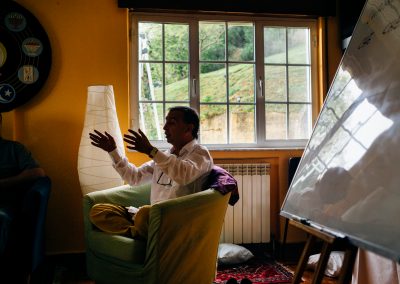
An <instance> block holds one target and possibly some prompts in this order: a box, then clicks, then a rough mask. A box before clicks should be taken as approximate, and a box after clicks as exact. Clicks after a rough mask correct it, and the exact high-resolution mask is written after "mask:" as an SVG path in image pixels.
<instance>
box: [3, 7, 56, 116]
mask: <svg viewBox="0 0 400 284" xmlns="http://www.w3.org/2000/svg"><path fill="white" fill-rule="evenodd" d="M50 67H51V47H50V41H49V38H48V36H47V34H46V32H45V30H44V29H43V27H42V25H41V24H40V23H39V21H38V20H37V19H36V18H35V16H34V15H32V13H30V12H29V11H28V10H27V9H25V8H24V7H22V6H21V5H19V4H18V3H16V2H14V1H11V0H3V1H0V112H7V111H10V110H12V109H14V108H16V107H18V106H20V105H22V104H24V103H26V102H27V101H29V100H30V99H31V98H32V97H34V96H35V95H36V94H37V93H38V92H39V91H40V89H41V88H42V87H43V85H44V83H45V82H46V80H47V77H48V76H49V73H50Z"/></svg>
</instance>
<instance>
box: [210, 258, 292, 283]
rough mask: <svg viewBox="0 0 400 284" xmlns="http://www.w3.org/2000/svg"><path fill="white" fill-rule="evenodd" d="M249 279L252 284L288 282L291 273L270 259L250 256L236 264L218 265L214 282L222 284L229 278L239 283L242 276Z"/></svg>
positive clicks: (290, 279)
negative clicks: (248, 258) (250, 257)
mask: <svg viewBox="0 0 400 284" xmlns="http://www.w3.org/2000/svg"><path fill="white" fill-rule="evenodd" d="M246 277H247V278H248V279H250V280H251V281H252V282H253V284H272V283H290V282H291V281H292V277H293V275H292V273H291V272H289V271H288V270H287V269H285V268H284V267H283V266H282V265H280V264H279V263H276V262H274V261H272V260H265V259H260V258H252V259H250V260H249V261H247V262H245V263H243V264H240V265H236V266H219V267H218V271H217V277H216V278H215V280H214V282H213V283H214V284H224V283H226V281H227V280H228V279H229V278H234V279H236V280H237V281H238V282H239V283H240V281H241V280H242V279H243V278H246Z"/></svg>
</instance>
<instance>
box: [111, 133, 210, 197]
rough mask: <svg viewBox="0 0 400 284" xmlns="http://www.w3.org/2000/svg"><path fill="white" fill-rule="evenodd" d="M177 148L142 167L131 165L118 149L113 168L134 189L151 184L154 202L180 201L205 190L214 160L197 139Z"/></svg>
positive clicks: (160, 152) (159, 155)
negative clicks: (205, 183)
mask: <svg viewBox="0 0 400 284" xmlns="http://www.w3.org/2000/svg"><path fill="white" fill-rule="evenodd" d="M173 150H174V149H173V148H171V149H169V150H167V151H165V152H163V151H158V152H157V154H156V155H155V156H154V157H153V160H151V161H149V162H146V163H144V164H143V165H141V166H140V167H136V166H135V165H133V164H131V163H129V161H128V159H127V158H126V157H124V156H122V155H121V154H120V153H119V152H118V149H115V150H114V151H112V152H110V156H111V158H112V160H113V166H114V168H115V169H116V171H117V172H118V173H119V175H120V176H121V177H122V179H123V180H124V181H125V182H127V183H128V184H130V185H139V184H144V183H147V182H151V194H150V202H151V204H154V203H156V202H159V201H163V200H167V199H171V198H175V197H180V196H184V195H188V194H191V193H195V192H198V191H201V186H202V184H203V182H204V180H205V178H206V177H207V175H208V173H209V172H210V171H211V168H212V166H213V159H212V157H211V155H210V153H209V152H208V150H207V148H206V147H204V146H202V145H200V144H198V143H197V140H196V139H193V140H192V141H191V142H189V143H187V144H186V145H185V146H184V147H183V148H182V149H181V151H180V152H179V156H176V155H175V154H172V152H173Z"/></svg>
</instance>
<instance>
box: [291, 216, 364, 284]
mask: <svg viewBox="0 0 400 284" xmlns="http://www.w3.org/2000/svg"><path fill="white" fill-rule="evenodd" d="M289 222H290V224H291V225H293V226H295V227H297V228H299V229H301V230H303V231H305V232H307V233H308V239H307V242H306V245H305V247H304V249H303V252H302V254H301V258H300V261H299V264H298V265H297V268H296V272H295V274H294V277H293V281H292V284H299V283H301V278H302V276H303V273H304V270H305V269H306V266H307V262H308V258H309V257H310V254H311V251H312V249H313V247H314V245H315V242H316V240H317V239H320V240H322V241H323V246H322V251H321V255H320V258H319V261H318V265H317V268H316V270H315V273H314V278H313V281H312V284H318V283H321V281H322V279H323V277H324V272H325V269H326V264H327V263H328V260H329V255H330V253H331V251H332V248H333V246H334V245H335V244H340V245H342V246H343V247H344V250H345V255H344V260H343V264H342V268H341V271H340V276H339V281H338V283H339V284H347V283H350V282H351V275H352V272H353V266H354V262H355V259H356V255H357V247H356V246H354V245H352V244H350V243H349V242H348V241H347V240H345V239H342V238H338V237H336V236H334V235H331V234H329V233H327V232H322V231H319V230H317V229H314V228H312V227H310V226H306V225H304V224H302V223H300V222H297V221H294V220H290V221H289Z"/></svg>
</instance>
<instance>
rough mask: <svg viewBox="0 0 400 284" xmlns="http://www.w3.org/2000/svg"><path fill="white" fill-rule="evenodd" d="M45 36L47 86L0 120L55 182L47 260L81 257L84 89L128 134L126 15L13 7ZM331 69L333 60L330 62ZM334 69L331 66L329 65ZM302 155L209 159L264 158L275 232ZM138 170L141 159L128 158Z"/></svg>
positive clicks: (111, 8) (80, 6)
mask: <svg viewBox="0 0 400 284" xmlns="http://www.w3.org/2000/svg"><path fill="white" fill-rule="evenodd" d="M16 2H18V3H19V4H21V5H23V6H24V7H25V8H27V9H28V10H30V11H31V12H32V13H33V14H34V15H35V16H36V17H37V18H38V19H39V21H40V22H41V23H42V25H43V27H44V28H45V30H46V31H47V33H48V35H49V38H50V42H51V45H52V50H53V65H52V69H51V72H50V76H49V78H48V81H47V82H46V84H45V86H44V88H43V89H42V90H41V91H40V93H39V94H38V95H36V96H35V98H33V99H32V100H31V101H29V102H28V103H27V104H26V105H24V106H21V107H19V108H18V109H16V110H14V111H11V112H9V113H6V114H5V115H4V130H3V134H4V135H3V136H4V137H5V138H9V139H16V140H19V141H21V142H22V143H24V144H25V145H26V146H27V147H28V148H29V149H30V150H31V151H32V153H33V155H34V156H35V157H36V159H37V160H38V161H39V162H40V163H41V165H42V167H43V168H44V169H45V171H46V172H47V174H48V175H49V176H50V178H51V179H52V182H53V186H52V193H51V197H50V201H49V208H48V217H47V223H46V246H47V252H48V253H49V254H55V253H64V252H82V251H84V240H83V222H82V195H81V191H80V187H79V180H78V174H77V155H78V147H79V142H80V135H81V131H82V127H83V120H84V114H85V107H86V90H87V87H88V86H89V85H96V84H102V85H108V84H111V85H113V86H114V92H115V100H116V107H117V110H118V116H119V121H120V126H121V130H122V131H123V132H125V131H126V130H127V128H128V105H129V104H128V90H129V73H128V11H127V10H125V9H118V8H117V1H110V0H99V1H95V2H94V1H89V0H69V1H60V0H52V1H45V0H17V1H16ZM332 58H333V59H332V60H333V62H336V63H335V64H336V65H337V63H338V61H339V59H340V58H339V59H338V58H335V57H334V56H333V57H332ZM331 66H332V65H331ZM301 152H302V150H301V149H300V150H287V151H285V150H272V151H268V150H263V151H261V150H259V151H228V152H223V151H214V152H213V153H212V155H213V156H214V157H215V158H231V157H234V158H265V159H266V160H267V161H269V162H271V165H272V170H273V171H272V173H271V174H272V186H273V188H272V190H273V191H274V194H273V196H272V197H273V201H272V202H273V204H274V207H273V210H274V212H275V213H276V214H275V215H274V218H273V226H274V227H273V231H274V232H275V233H276V234H279V226H280V224H279V223H280V222H279V220H280V218H279V217H278V215H277V214H278V212H279V207H280V205H281V203H282V201H283V199H284V196H285V193H286V188H287V174H286V173H287V160H288V157H290V156H292V155H299V154H301ZM129 158H130V159H131V161H132V162H136V163H141V162H143V161H145V160H146V159H147V158H146V157H145V156H143V155H138V154H136V155H134V154H131V155H130V156H129Z"/></svg>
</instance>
